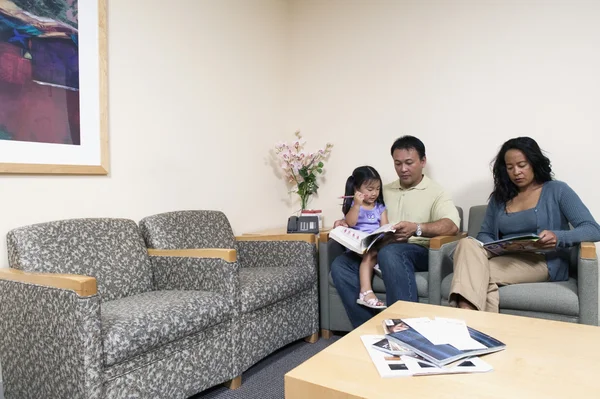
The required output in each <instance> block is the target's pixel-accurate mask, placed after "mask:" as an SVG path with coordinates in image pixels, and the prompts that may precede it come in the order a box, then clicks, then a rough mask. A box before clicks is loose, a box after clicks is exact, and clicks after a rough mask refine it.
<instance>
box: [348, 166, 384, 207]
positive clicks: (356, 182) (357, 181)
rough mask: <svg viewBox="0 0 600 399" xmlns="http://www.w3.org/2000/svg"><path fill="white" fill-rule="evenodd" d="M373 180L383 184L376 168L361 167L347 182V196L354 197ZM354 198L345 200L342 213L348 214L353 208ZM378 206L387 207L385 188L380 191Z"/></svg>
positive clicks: (355, 170)
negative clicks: (361, 187)
mask: <svg viewBox="0 0 600 399" xmlns="http://www.w3.org/2000/svg"><path fill="white" fill-rule="evenodd" d="M371 180H378V181H379V184H381V177H380V176H379V173H377V171H376V170H375V168H373V167H371V166H359V167H358V168H356V169H354V171H353V172H352V176H350V177H348V180H346V189H345V190H344V195H345V196H354V193H355V192H356V191H357V190H358V189H359V188H360V186H362V185H363V183H366V182H368V181H371ZM352 201H353V198H344V203H343V204H342V212H343V213H344V215H345V214H347V213H348V211H349V210H350V208H351V207H352ZM375 202H376V203H378V204H381V205H385V204H384V202H383V187H381V189H380V190H379V196H378V197H377V200H376V201H375Z"/></svg>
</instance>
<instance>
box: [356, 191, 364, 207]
mask: <svg viewBox="0 0 600 399" xmlns="http://www.w3.org/2000/svg"><path fill="white" fill-rule="evenodd" d="M364 200H365V195H364V194H363V193H361V192H360V191H357V192H355V193H354V204H355V205H362V204H363V201H364Z"/></svg>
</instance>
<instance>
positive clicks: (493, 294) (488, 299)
mask: <svg viewBox="0 0 600 399" xmlns="http://www.w3.org/2000/svg"><path fill="white" fill-rule="evenodd" d="M490 255H491V254H490V253H489V252H488V251H486V250H485V249H483V248H482V247H481V245H479V243H478V242H477V241H475V240H473V239H471V238H463V239H461V240H460V241H459V242H458V245H457V247H456V251H455V253H454V277H453V278H452V285H451V286H450V305H451V306H457V305H458V304H457V295H460V296H462V297H463V298H465V299H466V300H467V301H469V302H471V304H473V306H475V307H476V308H477V309H478V310H485V311H486V312H495V313H498V311H499V307H498V304H499V302H500V296H499V294H498V286H502V285H509V284H518V283H537V282H542V281H548V265H547V264H546V259H545V257H544V255H540V254H533V253H522V254H512V255H502V256H496V257H493V258H490Z"/></svg>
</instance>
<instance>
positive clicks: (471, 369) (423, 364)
mask: <svg viewBox="0 0 600 399" xmlns="http://www.w3.org/2000/svg"><path fill="white" fill-rule="evenodd" d="M403 360H404V362H405V364H406V366H407V367H408V369H409V370H410V372H411V373H412V374H413V375H415V376H419V375H432V374H459V373H487V372H488V371H492V370H493V369H494V368H493V367H492V366H491V365H490V364H488V363H486V362H484V361H483V360H481V359H480V358H478V357H470V358H467V359H462V360H460V361H459V362H457V363H456V364H454V365H452V366H449V367H437V366H436V365H435V364H433V363H430V362H428V361H426V360H420V359H418V358H411V357H408V356H406V357H403Z"/></svg>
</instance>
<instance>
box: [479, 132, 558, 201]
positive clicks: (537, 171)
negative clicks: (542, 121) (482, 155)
mask: <svg viewBox="0 0 600 399" xmlns="http://www.w3.org/2000/svg"><path fill="white" fill-rule="evenodd" d="M508 150H519V151H521V152H522V153H523V155H525V158H527V161H528V162H529V164H530V165H531V168H532V169H533V178H534V180H535V181H536V182H537V183H539V184H543V183H545V182H547V181H550V180H552V179H553V174H552V166H551V165H550V159H548V157H546V156H545V155H544V154H543V152H542V150H541V148H540V146H539V145H538V143H536V141H535V140H534V139H532V138H531V137H517V138H514V139H510V140H508V141H507V142H505V143H504V144H502V147H501V148H500V151H499V152H498V155H496V158H494V160H493V161H492V164H493V166H492V173H493V174H494V191H492V194H490V198H493V199H494V200H496V202H497V203H499V204H506V203H507V202H508V201H510V200H511V199H513V198H514V197H516V196H517V194H518V193H519V189H518V187H517V186H516V185H515V184H514V183H513V182H512V181H511V180H510V177H509V176H508V171H507V170H506V161H505V160H504V156H505V155H506V152H507V151H508Z"/></svg>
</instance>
